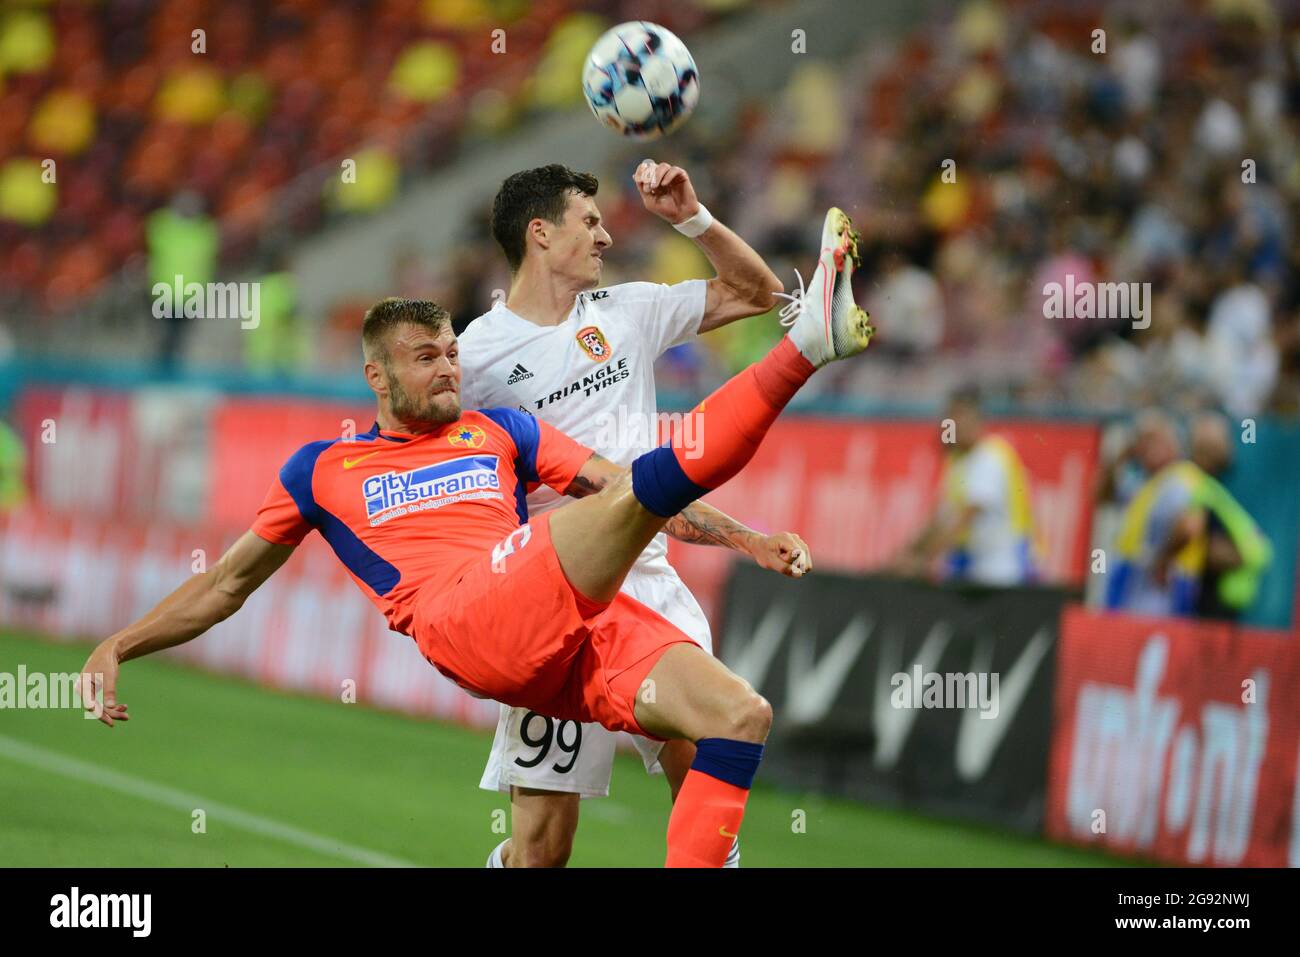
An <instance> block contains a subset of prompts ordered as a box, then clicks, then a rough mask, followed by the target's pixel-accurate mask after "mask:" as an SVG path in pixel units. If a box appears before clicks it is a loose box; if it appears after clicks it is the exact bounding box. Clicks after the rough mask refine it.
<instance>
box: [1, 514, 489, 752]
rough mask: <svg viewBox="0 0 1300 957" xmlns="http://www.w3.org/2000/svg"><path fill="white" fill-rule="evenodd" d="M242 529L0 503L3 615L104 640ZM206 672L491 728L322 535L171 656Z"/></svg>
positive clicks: (483, 704) (59, 633)
mask: <svg viewBox="0 0 1300 957" xmlns="http://www.w3.org/2000/svg"><path fill="white" fill-rule="evenodd" d="M237 534H238V532H232V531H230V530H225V531H222V530H220V529H218V528H216V527H214V526H179V525H175V524H172V523H162V522H153V523H142V522H124V521H114V520H112V519H106V518H103V517H99V516H93V515H79V514H70V513H54V512H47V511H42V510H40V509H23V510H21V511H16V512H11V513H9V514H8V515H5V514H3V513H0V623H3V624H4V625H5V626H6V627H13V628H19V629H23V630H28V631H33V632H38V633H41V634H44V635H48V636H50V637H55V638H64V639H95V640H98V639H101V638H105V637H107V636H108V635H110V634H112V633H113V632H114V631H116V630H117V629H119V628H121V627H123V626H125V625H127V624H130V623H131V622H132V621H135V620H136V619H138V618H140V617H141V616H142V615H144V614H145V613H146V612H147V611H148V610H149V609H150V608H152V607H153V606H154V605H155V604H156V603H157V602H158V601H159V600H160V599H162V598H163V597H164V596H165V595H167V594H168V593H169V592H170V591H172V589H174V588H175V587H176V586H177V585H178V584H180V583H181V582H182V581H184V580H185V578H186V577H187V576H189V575H191V574H194V573H195V572H197V571H202V570H203V567H204V566H205V565H206V564H210V563H212V562H215V561H216V560H217V558H218V557H219V556H220V555H221V554H222V552H223V551H224V550H225V549H226V548H227V547H228V546H229V545H230V544H231V543H232V542H233V541H234V538H235V537H236V535H237ZM163 654H164V655H165V656H167V657H170V658H172V659H173V660H180V661H184V662H187V663H189V664H192V665H195V666H198V667H200V668H204V669H206V670H209V671H214V672H219V673H224V674H232V675H238V676H240V677H243V678H247V679H250V680H253V681H256V682H258V683H260V684H264V685H267V686H270V687H274V688H280V689H285V690H289V691H297V692H301V693H306V694H315V695H319V696H321V697H326V698H333V699H335V700H338V701H341V702H346V703H353V702H355V703H360V704H365V705H369V706H372V707H378V708H385V709H388V710H392V711H401V712H405V713H408V714H412V715H416V716H421V717H435V718H443V719H447V720H451V721H458V722H460V723H462V724H467V725H472V726H476V727H484V728H487V727H494V726H495V725H496V721H497V714H498V706H497V705H496V703H495V702H490V701H482V700H478V699H475V698H472V697H470V696H469V695H468V694H466V693H465V692H464V691H462V690H461V689H460V688H459V687H457V686H456V685H455V684H453V683H452V682H451V681H449V680H448V679H447V678H444V677H443V676H442V675H441V674H440V673H439V672H438V671H437V670H436V669H434V668H432V667H430V665H429V663H428V662H427V661H425V660H424V656H423V655H421V654H420V652H419V649H418V648H417V647H416V645H415V642H414V641H412V640H411V639H410V638H408V637H406V636H405V635H399V634H397V633H395V632H392V631H389V630H388V624H387V622H386V621H385V620H384V618H383V617H382V616H381V615H379V614H378V613H377V612H376V611H375V607H374V606H373V605H372V604H371V603H370V602H369V601H368V600H367V599H366V597H365V596H364V595H363V594H362V593H361V591H360V590H359V589H358V588H356V587H355V586H354V585H353V583H352V582H351V580H350V579H349V578H348V576H347V574H346V572H344V570H343V567H342V566H341V565H340V564H339V563H338V561H337V560H336V559H335V558H334V555H333V554H332V553H331V552H330V549H329V546H328V545H326V544H325V543H324V541H323V540H321V539H320V538H319V536H311V537H309V538H308V539H307V540H306V541H305V542H304V543H303V544H302V546H301V547H300V548H299V550H298V553H297V554H295V555H294V557H293V560H292V561H290V562H288V563H287V564H286V565H285V566H284V567H283V568H282V569H280V571H279V572H278V573H277V574H276V575H274V576H273V577H272V578H271V579H270V580H269V581H268V582H267V583H266V584H265V585H263V586H262V587H261V588H260V589H258V590H257V591H256V592H255V593H254V594H253V595H252V597H251V598H249V600H248V601H247V603H246V604H245V605H244V607H243V608H242V609H240V611H239V613H238V614H237V615H234V616H232V617H230V618H228V619H226V620H225V621H223V622H221V623H219V624H218V625H216V626H215V627H214V628H213V629H212V630H211V631H209V632H208V633H207V634H206V635H204V636H203V637H202V638H200V639H198V640H197V641H193V642H190V643H189V644H186V645H182V646H180V647H179V648H174V649H171V650H169V651H166V652H163Z"/></svg>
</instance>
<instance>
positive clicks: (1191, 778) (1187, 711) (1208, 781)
mask: <svg viewBox="0 0 1300 957" xmlns="http://www.w3.org/2000/svg"><path fill="white" fill-rule="evenodd" d="M1297 698H1300V642H1297V641H1296V638H1295V636H1294V635H1291V634H1287V633H1284V632H1279V631H1265V630H1262V629H1250V628H1234V627H1232V626H1228V625H1223V624H1215V623H1208V622H1194V621H1187V620H1185V619H1159V618H1139V617H1132V616H1125V615H1114V614H1101V613H1097V612H1092V611H1088V610H1086V609H1084V608H1081V607H1073V606H1072V607H1069V608H1067V609H1066V611H1065V613H1064V615H1063V620H1062V628H1061V638H1060V642H1059V646H1058V651H1057V674H1056V702H1055V707H1054V718H1053V730H1052V748H1051V766H1050V778H1049V783H1048V802H1047V834H1048V835H1049V836H1050V837H1053V838H1055V839H1057V840H1061V841H1068V842H1071V843H1076V844H1086V845H1092V846H1099V847H1102V848H1105V849H1106V850H1107V851H1110V852H1112V853H1117V854H1125V855H1136V856H1141V857H1147V858H1155V859H1158V860H1161V861H1166V862H1169V863H1175V864H1202V865H1213V866H1218V867H1230V866H1231V867H1236V866H1260V867H1287V866H1290V867H1300V827H1297V824H1300V781H1297V773H1298V772H1300V761H1298V760H1297V753H1296V752H1297V748H1298V747H1300V712H1297V710H1296V700H1297Z"/></svg>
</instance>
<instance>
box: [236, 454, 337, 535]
mask: <svg viewBox="0 0 1300 957" xmlns="http://www.w3.org/2000/svg"><path fill="white" fill-rule="evenodd" d="M334 441H336V440H333V439H325V440H324V441H321V442H312V443H311V444H309V445H304V446H303V447H302V448H300V449H299V450H298V451H297V452H295V453H294V454H293V455H291V456H290V457H289V461H287V462H285V463H284V467H283V468H282V469H280V474H279V475H277V476H276V478H275V481H274V482H272V483H271V488H270V490H269V491H268V492H267V493H266V498H265V499H263V500H262V507H261V508H259V509H258V510H257V517H256V518H255V519H254V520H253V526H252V531H253V534H254V535H257V536H259V537H260V538H264V539H266V540H267V541H268V542H274V543H275V544H277V545H297V544H299V543H300V542H301V541H302V540H303V539H304V538H306V537H307V533H308V532H310V531H311V530H312V529H313V528H315V527H316V524H317V523H316V522H315V521H313V519H314V518H315V516H316V514H317V513H316V499H315V496H314V495H313V494H312V476H314V475H315V473H316V460H317V459H318V458H320V454H321V453H322V452H323V451H325V449H327V448H329V446H331V445H333V444H334Z"/></svg>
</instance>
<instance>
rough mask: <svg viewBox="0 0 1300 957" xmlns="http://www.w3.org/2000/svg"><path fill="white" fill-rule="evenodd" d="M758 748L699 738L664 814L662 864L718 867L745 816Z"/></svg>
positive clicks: (717, 739)
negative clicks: (670, 810)
mask: <svg viewBox="0 0 1300 957" xmlns="http://www.w3.org/2000/svg"><path fill="white" fill-rule="evenodd" d="M762 757H763V746H762V745H761V744H751V743H750V742H747V741H731V740H728V739H726V738H701V739H700V741H699V742H697V748H696V752H695V760H694V761H692V762H691V769H690V770H689V771H687V772H686V780H684V781H683V782H682V789H681V790H680V791H679V792H678V793H677V800H676V801H674V802H673V813H672V816H671V817H669V818H668V859H667V860H666V861H665V863H664V866H665V867H721V866H722V865H723V864H724V863H725V862H726V860H727V855H728V854H729V853H731V845H732V843H733V842H734V841H735V840H736V836H737V835H738V834H740V822H741V821H742V820H743V819H744V817H745V802H746V801H748V800H749V787H750V785H751V784H752V783H753V781H754V773H755V772H756V771H757V770H758V763H759V761H760V760H762Z"/></svg>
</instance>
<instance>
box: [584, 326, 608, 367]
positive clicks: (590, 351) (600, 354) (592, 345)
mask: <svg viewBox="0 0 1300 957" xmlns="http://www.w3.org/2000/svg"><path fill="white" fill-rule="evenodd" d="M578 345H580V346H582V351H583V352H585V353H587V358H588V359H591V360H592V361H594V362H604V361H605V360H606V359H608V358H609V343H608V342H606V341H605V334H604V333H603V332H601V331H600V330H599V329H597V328H596V327H595V326H587V327H586V328H584V329H580V330H579V331H578Z"/></svg>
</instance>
